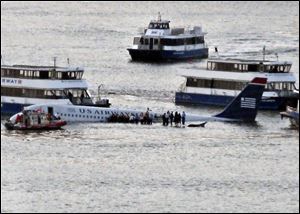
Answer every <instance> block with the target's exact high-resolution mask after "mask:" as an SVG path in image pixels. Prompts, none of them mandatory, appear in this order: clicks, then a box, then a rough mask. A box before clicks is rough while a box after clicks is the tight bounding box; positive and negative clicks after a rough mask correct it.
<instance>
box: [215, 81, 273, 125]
mask: <svg viewBox="0 0 300 214" xmlns="http://www.w3.org/2000/svg"><path fill="white" fill-rule="evenodd" d="M266 83H267V78H259V77H256V78H254V79H253V80H252V81H251V82H250V83H249V84H248V85H247V86H246V87H245V88H244V89H243V90H242V91H241V93H240V94H239V95H238V96H237V97H236V98H234V99H233V100H232V101H231V102H230V103H229V104H228V105H227V106H226V107H225V109H224V110H223V111H222V112H221V113H220V114H217V115H215V117H219V118H225V119H230V120H231V119H232V120H237V121H245V122H253V121H255V118H256V115H257V110H258V104H259V103H260V101H261V98H262V94H263V92H264V89H265V85H266Z"/></svg>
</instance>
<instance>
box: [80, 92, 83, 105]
mask: <svg viewBox="0 0 300 214" xmlns="http://www.w3.org/2000/svg"><path fill="white" fill-rule="evenodd" d="M83 99H84V93H83V91H82V92H81V95H80V101H81V103H83Z"/></svg>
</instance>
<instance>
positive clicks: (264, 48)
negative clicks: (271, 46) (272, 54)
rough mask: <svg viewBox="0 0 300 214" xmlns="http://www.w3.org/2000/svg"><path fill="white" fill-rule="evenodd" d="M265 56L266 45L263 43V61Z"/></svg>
mask: <svg viewBox="0 0 300 214" xmlns="http://www.w3.org/2000/svg"><path fill="white" fill-rule="evenodd" d="M265 56H266V46H265V45H264V47H263V62H264V61H265Z"/></svg>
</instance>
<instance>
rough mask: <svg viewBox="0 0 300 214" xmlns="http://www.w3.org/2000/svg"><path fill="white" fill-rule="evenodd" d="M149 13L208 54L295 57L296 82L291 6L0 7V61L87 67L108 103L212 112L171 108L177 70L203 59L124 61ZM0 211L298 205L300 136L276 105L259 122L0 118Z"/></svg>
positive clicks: (288, 208) (285, 208) (294, 7)
mask: <svg viewBox="0 0 300 214" xmlns="http://www.w3.org/2000/svg"><path fill="white" fill-rule="evenodd" d="M158 11H160V12H161V13H162V18H163V19H170V20H171V25H172V26H194V25H202V26H203V29H204V30H205V31H206V32H207V33H208V34H207V36H206V41H207V43H208V45H209V47H210V48H211V49H210V54H211V55H213V54H214V53H213V49H214V47H215V46H217V47H218V49H219V54H220V55H222V56H227V57H240V58H248V59H258V58H261V57H262V54H261V50H262V47H263V46H264V45H266V48H267V59H272V60H274V59H276V57H275V53H278V56H279V60H284V61H291V62H293V67H292V72H294V73H295V75H296V76H297V79H298V81H297V87H298V86H299V3H298V2H5V1H4V2H3V1H1V54H2V55H3V57H4V62H5V64H32V65H51V64H53V62H52V60H53V57H54V56H56V57H58V58H57V59H58V60H57V63H58V64H59V65H61V66H64V65H66V64H67V58H70V60H71V64H72V65H74V66H81V67H84V68H85V74H84V77H85V79H87V80H88V82H89V83H90V88H91V89H92V90H95V89H96V88H97V85H99V84H104V88H105V91H106V92H112V93H110V94H107V97H109V98H110V100H111V102H112V103H113V106H117V107H124V108H135V109H146V108H147V107H150V108H152V109H153V110H159V111H167V110H178V111H183V110H184V111H186V112H189V113H197V114H203V115H210V114H214V113H217V112H219V111H221V109H220V108H211V107H204V106H201V107H183V106H176V105H175V104H174V95H175V91H176V90H177V89H178V88H179V86H180V84H181V83H182V82H183V81H184V79H183V78H182V77H180V76H179V75H178V72H180V70H181V69H183V68H198V67H201V66H203V65H204V64H205V60H204V61H199V60H192V61H188V62H180V63H165V64H155V63H154V64H150V63H134V62H131V60H130V56H129V54H128V52H127V50H126V48H129V47H130V46H131V44H132V39H133V36H134V35H136V34H137V32H138V29H139V28H141V27H145V26H146V25H147V24H148V22H149V21H150V20H151V19H155V18H156V16H157V13H158ZM1 212H299V131H298V130H293V129H291V128H290V123H289V121H288V120H281V119H280V116H279V112H268V111H260V112H259V113H258V116H257V122H256V124H251V125H243V124H228V123H220V122H211V123H208V124H207V125H206V127H205V128H172V127H163V126H162V125H161V124H154V125H152V126H142V125H129V124H92V123H82V124H69V125H67V126H66V127H65V129H64V130H60V131H53V132H52V131H51V132H38V133H37V132H29V133H20V132H15V131H12V132H9V131H6V130H5V129H4V127H3V125H1Z"/></svg>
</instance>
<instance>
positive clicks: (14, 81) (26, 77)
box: [1, 65, 110, 116]
mask: <svg viewBox="0 0 300 214" xmlns="http://www.w3.org/2000/svg"><path fill="white" fill-rule="evenodd" d="M83 73H84V70H83V69H82V68H78V67H77V68H71V67H57V66H28V65H13V66H7V65H1V116H11V115H13V114H16V113H17V112H21V111H22V110H23V109H24V107H27V106H30V105H36V104H48V103H56V104H61V105H69V104H72V105H83V106H101V107H109V106H110V103H109V101H108V100H107V99H100V97H98V100H96V101H94V100H93V98H92V96H91V94H90V93H89V91H88V84H87V82H86V80H85V79H82V76H83ZM98 93H99V92H98Z"/></svg>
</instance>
